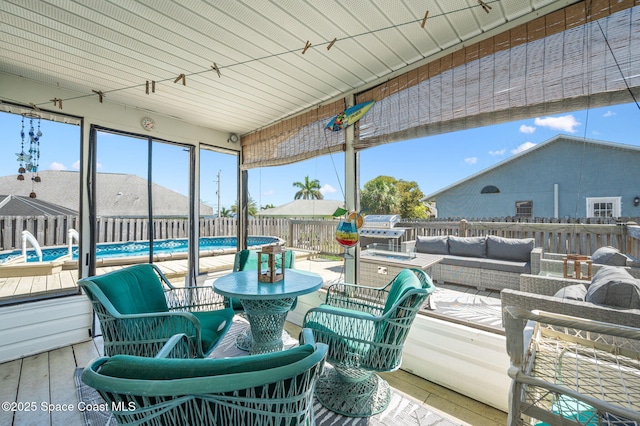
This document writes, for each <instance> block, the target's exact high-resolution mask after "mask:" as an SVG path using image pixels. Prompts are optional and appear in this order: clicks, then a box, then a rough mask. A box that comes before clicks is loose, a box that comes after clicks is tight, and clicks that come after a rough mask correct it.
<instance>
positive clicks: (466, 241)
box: [449, 237, 487, 257]
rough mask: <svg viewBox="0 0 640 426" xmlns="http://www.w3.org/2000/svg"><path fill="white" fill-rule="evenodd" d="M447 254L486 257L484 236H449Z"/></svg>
mask: <svg viewBox="0 0 640 426" xmlns="http://www.w3.org/2000/svg"><path fill="white" fill-rule="evenodd" d="M449 254H451V255H453V256H467V257H487V244H486V238H485V237H449Z"/></svg>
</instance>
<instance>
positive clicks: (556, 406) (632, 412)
mask: <svg viewBox="0 0 640 426" xmlns="http://www.w3.org/2000/svg"><path fill="white" fill-rule="evenodd" d="M509 291H511V290H504V292H509ZM507 303H508V302H507ZM503 306H504V317H505V329H506V335H507V352H508V353H509V356H510V363H511V366H510V367H509V370H508V372H509V376H510V377H511V379H512V385H511V391H510V394H509V416H508V421H507V424H508V425H509V426H516V425H523V424H540V423H538V421H542V422H544V424H554V425H555V424H563V425H564V424H571V425H585V426H587V425H596V424H603V425H604V424H610V425H613V424H616V425H623V424H624V425H633V424H638V423H636V422H640V365H639V364H638V359H639V358H640V329H638V328H633V327H625V326H621V325H618V324H611V323H606V322H599V321H593V320H584V319H582V318H577V317H573V316H567V315H558V314H553V313H548V312H544V311H533V312H532V311H529V310H527V309H522V308H519V307H516V306H512V305H511V306H510V305H507V304H504V303H503Z"/></svg>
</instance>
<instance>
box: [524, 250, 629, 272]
mask: <svg viewBox="0 0 640 426" xmlns="http://www.w3.org/2000/svg"><path fill="white" fill-rule="evenodd" d="M566 256H567V255H566V254H564V253H548V252H544V251H543V250H542V249H541V248H536V249H535V251H534V253H532V254H531V273H532V274H534V275H538V274H541V275H556V276H561V275H562V274H563V268H564V258H565V257H566ZM567 265H568V266H567V269H568V270H569V271H573V261H572V260H569V261H568V262H567ZM603 266H605V265H600V264H597V263H593V264H592V265H591V267H592V273H593V274H594V275H595V273H596V272H598V271H599V270H600V268H602V267H603ZM620 268H624V269H626V270H627V272H629V273H630V274H631V275H632V276H633V277H634V278H640V268H638V267H632V266H620ZM580 272H581V273H582V275H583V276H587V272H588V271H587V264H586V263H585V262H582V264H581V265H580Z"/></svg>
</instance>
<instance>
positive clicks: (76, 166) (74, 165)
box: [71, 160, 102, 170]
mask: <svg viewBox="0 0 640 426" xmlns="http://www.w3.org/2000/svg"><path fill="white" fill-rule="evenodd" d="M71 168H72V169H74V170H80V160H78V161H76V162H75V163H73V164H72V165H71ZM96 168H97V169H98V170H100V169H102V163H97V164H96Z"/></svg>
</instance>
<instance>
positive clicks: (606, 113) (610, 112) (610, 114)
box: [603, 111, 616, 117]
mask: <svg viewBox="0 0 640 426" xmlns="http://www.w3.org/2000/svg"><path fill="white" fill-rule="evenodd" d="M614 115H616V113H615V112H614V111H607V112H605V113H604V115H603V117H613V116H614Z"/></svg>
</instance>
